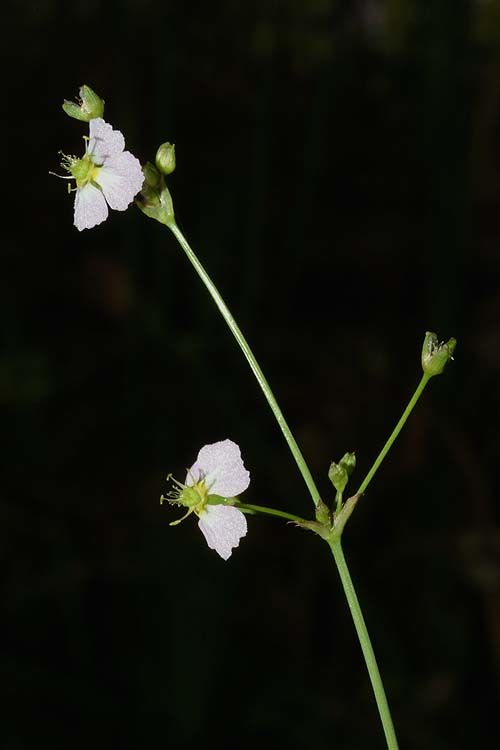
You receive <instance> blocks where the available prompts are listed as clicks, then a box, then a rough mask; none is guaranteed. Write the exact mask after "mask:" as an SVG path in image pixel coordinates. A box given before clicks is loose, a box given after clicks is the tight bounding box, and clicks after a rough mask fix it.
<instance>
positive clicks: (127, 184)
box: [91, 120, 144, 211]
mask: <svg viewBox="0 0 500 750" xmlns="http://www.w3.org/2000/svg"><path fill="white" fill-rule="evenodd" d="M91 122H93V120H92V121H91ZM96 181H97V182H98V183H99V185H100V187H101V188H102V192H103V193H104V197H105V198H106V200H107V201H108V203H109V205H110V207H111V208H114V209H115V211H125V209H126V208H127V207H128V206H129V205H130V203H131V202H132V201H133V200H134V198H135V196H136V195H137V193H138V192H139V190H140V189H141V187H142V183H143V182H144V175H143V173H142V169H141V164H140V162H139V159H136V158H135V156H133V155H132V154H131V153H130V151H124V152H123V153H122V154H119V156H116V157H114V158H113V159H108V160H106V162H105V164H104V165H103V166H102V167H101V169H100V170H99V174H98V176H97V178H96Z"/></svg>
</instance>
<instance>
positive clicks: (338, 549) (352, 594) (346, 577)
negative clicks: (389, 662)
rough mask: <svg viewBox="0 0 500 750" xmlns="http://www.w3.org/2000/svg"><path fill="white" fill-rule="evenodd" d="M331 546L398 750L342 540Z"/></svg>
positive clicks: (389, 736)
mask: <svg viewBox="0 0 500 750" xmlns="http://www.w3.org/2000/svg"><path fill="white" fill-rule="evenodd" d="M329 546H330V549H331V550H332V553H333V557H334V559H335V564H336V565H337V569H338V571H339V575H340V580H341V581H342V586H343V587H344V592H345V595H346V598H347V602H348V604H349V609H350V610H351V615H352V619H353V621H354V627H355V628H356V633H357V634H358V639H359V642H360V645H361V650H362V651H363V656H364V658H365V663H366V668H367V669H368V674H369V675H370V681H371V684H372V688H373V693H374V695H375V700H376V702H377V708H378V711H379V714H380V719H381V721H382V726H383V729H384V734H385V739H386V742H387V747H388V750H398V741H397V739H396V733H395V731H394V725H393V723H392V717H391V712H390V710H389V705H388V703H387V698H386V695H385V690H384V685H383V683H382V678H381V676H380V672H379V668H378V665H377V660H376V658H375V654H374V652H373V647H372V644H371V641H370V636H369V635H368V630H367V628H366V624H365V620H364V617H363V613H362V612H361V607H360V606H359V602H358V597H357V596H356V591H355V590H354V585H353V582H352V579H351V576H350V574H349V568H348V567H347V562H346V559H345V557H344V552H343V550H342V544H341V541H340V538H337V539H336V540H335V541H332V542H329Z"/></svg>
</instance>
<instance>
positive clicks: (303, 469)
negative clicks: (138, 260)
mask: <svg viewBox="0 0 500 750" xmlns="http://www.w3.org/2000/svg"><path fill="white" fill-rule="evenodd" d="M167 226H168V228H169V229H170V231H171V232H172V234H173V235H174V237H175V238H176V240H177V242H178V243H179V245H180V246H181V247H182V249H183V250H184V252H185V254H186V255H187V257H188V260H189V262H190V263H191V265H192V266H193V268H194V270H195V271H196V273H197V274H198V276H199V277H200V279H201V281H202V282H203V284H204V285H205V287H206V289H207V291H208V292H209V294H210V296H211V297H212V299H213V301H214V302H215V304H216V305H217V308H218V309H219V312H220V313H221V315H222V317H223V318H224V320H225V321H226V323H227V325H228V327H229V330H230V331H231V333H232V334H233V336H234V338H235V339H236V341H237V342H238V345H239V347H240V349H241V351H242V352H243V354H244V355H245V358H246V360H247V362H248V364H249V365H250V368H251V370H252V372H253V374H254V375H255V378H256V380H257V382H258V384H259V386H260V388H261V390H262V392H263V394H264V396H265V397H266V399H267V402H268V404H269V406H270V407H271V411H272V412H273V414H274V416H275V418H276V421H277V422H278V425H279V427H280V429H281V432H282V433H283V436H284V438H285V440H286V442H287V444H288V447H289V448H290V451H291V453H292V455H293V457H294V459H295V462H296V464H297V466H298V468H299V471H300V473H301V474H302V477H303V479H304V482H305V483H306V485H307V489H308V490H309V494H310V495H311V498H312V500H313V502H314V505H315V506H316V507H317V506H318V505H319V503H320V500H321V498H320V494H319V491H318V488H317V487H316V483H315V481H314V479H313V478H312V475H311V472H310V471H309V467H308V466H307V464H306V461H305V459H304V456H303V455H302V452H301V450H300V448H299V446H298V445H297V442H296V440H295V438H294V436H293V435H292V432H291V430H290V428H289V426H288V424H287V422H286V419H285V417H284V416H283V412H282V411H281V409H280V407H279V405H278V402H277V401H276V398H275V397H274V394H273V392H272V390H271V386H270V385H269V383H268V382H267V380H266V378H265V376H264V373H263V372H262V370H261V368H260V365H259V363H258V362H257V359H256V358H255V356H254V354H253V352H252V350H251V348H250V346H249V345H248V343H247V340H246V339H245V337H244V335H243V333H242V332H241V330H240V328H239V326H238V324H237V323H236V321H235V319H234V318H233V316H232V315H231V313H230V311H229V308H228V307H227V305H226V303H225V302H224V300H223V299H222V296H221V295H220V293H219V290H218V289H217V287H216V286H215V284H214V283H213V281H212V279H211V278H210V276H209V275H208V273H207V272H206V271H205V269H204V267H203V265H202V264H201V263H200V261H199V260H198V258H197V256H196V255H195V253H194V251H193V250H192V249H191V247H190V245H189V243H188V242H187V240H186V238H185V237H184V235H183V234H182V232H181V230H180V229H179V227H178V226H177V224H176V222H175V219H174V218H173V216H172V221H171V223H169V224H167Z"/></svg>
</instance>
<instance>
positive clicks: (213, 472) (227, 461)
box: [170, 440, 250, 560]
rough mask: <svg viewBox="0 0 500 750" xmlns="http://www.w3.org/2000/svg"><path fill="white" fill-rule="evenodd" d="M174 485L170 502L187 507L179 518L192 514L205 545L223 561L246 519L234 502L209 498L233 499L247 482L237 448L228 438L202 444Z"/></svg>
mask: <svg viewBox="0 0 500 750" xmlns="http://www.w3.org/2000/svg"><path fill="white" fill-rule="evenodd" d="M176 484H177V486H178V488H179V489H178V490H176V491H174V492H173V493H171V494H170V497H172V498H173V499H172V500H171V502H174V503H177V504H180V505H184V506H187V507H188V511H187V513H186V515H185V516H183V518H185V517H186V516H188V515H190V514H191V513H193V512H194V513H196V515H197V516H198V518H199V521H198V526H199V528H200V529H201V531H202V532H203V535H204V537H205V539H206V540H207V544H208V546H209V547H210V549H214V550H215V551H216V552H217V553H218V554H219V555H220V556H221V557H222V558H223V559H224V560H227V559H228V558H229V557H230V556H231V551H232V549H233V548H234V547H237V546H238V545H239V543H240V539H241V538H242V537H244V536H245V534H246V533H247V521H246V518H245V516H244V514H243V513H242V512H241V510H238V508H237V507H235V506H234V505H225V504H224V503H217V504H214V503H211V502H210V497H211V496H213V495H218V496H219V498H226V499H227V498H234V497H235V496H236V495H240V494H241V493H242V492H244V491H245V490H246V489H247V487H248V485H249V484H250V474H249V473H248V471H247V470H246V469H245V466H244V464H243V461H242V458H241V453H240V449H239V447H238V446H237V445H236V443H233V441H232V440H221V441H219V442H218V443H212V444H210V445H205V446H204V447H203V448H202V449H201V450H200V452H199V453H198V458H197V459H196V461H195V462H194V464H193V465H192V466H191V468H190V469H189V470H188V473H187V476H186V481H185V484H180V483H179V482H176ZM214 499H215V498H214ZM179 520H180V521H182V520H183V519H182V518H181V519H179ZM173 523H174V524H177V523H179V521H174V522H173Z"/></svg>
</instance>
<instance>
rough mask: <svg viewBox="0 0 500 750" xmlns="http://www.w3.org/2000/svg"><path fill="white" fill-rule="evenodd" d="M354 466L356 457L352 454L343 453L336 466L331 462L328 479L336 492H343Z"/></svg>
mask: <svg viewBox="0 0 500 750" xmlns="http://www.w3.org/2000/svg"><path fill="white" fill-rule="evenodd" d="M355 466H356V456H355V455H354V453H345V454H344V455H343V456H342V458H341V459H340V461H339V462H338V464H336V463H335V461H333V462H332V463H331V464H330V468H329V470H328V479H329V480H330V482H331V483H332V484H333V486H334V487H335V489H336V490H337V492H341V493H342V492H343V491H344V490H345V488H346V486H347V482H348V481H349V477H350V476H351V474H352V472H353V471H354V467H355Z"/></svg>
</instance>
